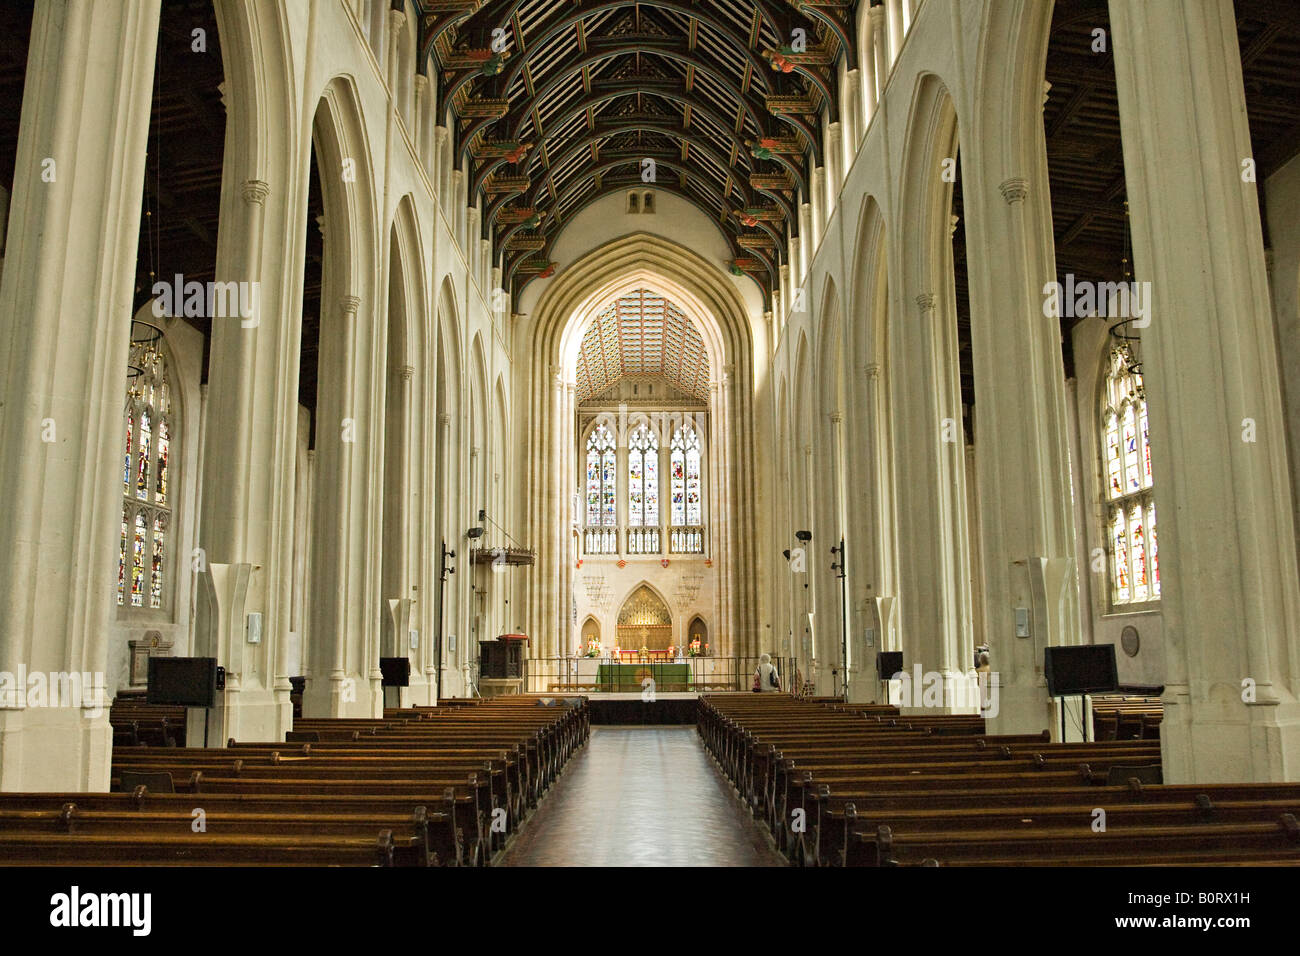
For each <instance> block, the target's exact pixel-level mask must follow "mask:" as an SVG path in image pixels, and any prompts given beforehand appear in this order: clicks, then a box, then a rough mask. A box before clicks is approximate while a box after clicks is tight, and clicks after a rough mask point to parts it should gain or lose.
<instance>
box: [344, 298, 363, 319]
mask: <svg viewBox="0 0 1300 956" xmlns="http://www.w3.org/2000/svg"><path fill="white" fill-rule="evenodd" d="M339 305H341V306H342V307H343V311H344V312H350V313H352V314H353V315H356V314H357V310H358V309H360V308H361V300H360V299H359V298H358V297H357V296H355V295H341V296H339Z"/></svg>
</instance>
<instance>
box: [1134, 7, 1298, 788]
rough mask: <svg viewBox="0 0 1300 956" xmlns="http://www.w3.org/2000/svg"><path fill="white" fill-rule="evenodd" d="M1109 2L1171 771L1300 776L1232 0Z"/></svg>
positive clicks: (1281, 521)
mask: <svg viewBox="0 0 1300 956" xmlns="http://www.w3.org/2000/svg"><path fill="white" fill-rule="evenodd" d="M1110 17H1111V28H1112V30H1113V36H1114V44H1115V79H1116V84H1117V87H1118V92H1119V106H1120V126H1121V129H1122V132H1123V140H1124V169H1125V175H1126V179H1127V184H1128V195H1129V203H1130V210H1131V212H1132V233H1133V258H1134V265H1135V269H1136V275H1137V278H1138V279H1139V280H1140V281H1146V282H1149V283H1150V287H1149V288H1150V290H1151V299H1150V304H1151V306H1152V308H1151V311H1150V316H1149V320H1150V325H1149V326H1148V327H1146V328H1143V329H1141V337H1142V342H1141V346H1142V348H1141V352H1142V355H1141V357H1142V362H1143V378H1144V381H1145V385H1146V394H1147V400H1148V408H1149V415H1150V422H1151V446H1152V454H1153V464H1154V470H1155V497H1156V507H1157V518H1158V527H1159V533H1160V549H1159V557H1160V567H1161V570H1162V572H1163V574H1162V575H1161V588H1162V592H1161V594H1162V596H1161V610H1162V614H1163V617H1164V629H1165V640H1166V644H1167V646H1166V660H1167V672H1166V682H1165V695H1164V702H1165V704H1164V706H1165V713H1164V721H1163V723H1162V724H1161V728H1160V737H1161V747H1162V750H1163V757H1164V768H1165V780H1166V781H1167V782H1171V783H1190V782H1196V783H1201V782H1215V781H1229V780H1238V781H1247V780H1249V781H1267V780H1300V703H1298V702H1297V693H1298V692H1300V683H1298V681H1300V620H1298V618H1300V614H1297V607H1298V606H1300V586H1298V585H1297V574H1296V550H1295V529H1294V524H1293V518H1292V513H1291V507H1290V484H1289V472H1288V466H1287V457H1286V436H1285V431H1284V417H1283V416H1284V412H1283V406H1282V399H1281V389H1280V385H1279V381H1278V357H1277V348H1276V344H1275V338H1274V334H1275V333H1274V327H1273V321H1272V317H1271V309H1270V306H1269V290H1268V280H1267V275H1266V266H1265V262H1264V245H1263V240H1262V234H1261V227H1260V217H1259V199H1258V193H1257V189H1256V186H1255V183H1254V182H1245V181H1243V176H1242V171H1243V164H1244V162H1245V160H1247V159H1249V158H1250V156H1251V139H1250V129H1249V126H1248V122H1247V115H1246V108H1245V92H1244V89H1243V84H1242V74H1241V56H1240V51H1239V50H1238V47H1237V30H1236V20H1235V16H1234V9H1233V4H1232V2H1231V0H1148V2H1147V3H1142V4H1131V3H1124V2H1115V0H1112V2H1111V4H1110ZM1188 130H1195V131H1196V147H1195V148H1189V147H1188V142H1187V131H1188Z"/></svg>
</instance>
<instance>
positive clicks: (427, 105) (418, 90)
mask: <svg viewBox="0 0 1300 956" xmlns="http://www.w3.org/2000/svg"><path fill="white" fill-rule="evenodd" d="M433 98H434V97H433V96H432V94H431V93H430V91H429V78H428V77H427V76H425V75H424V74H423V73H418V74H416V77H415V129H414V130H413V131H412V135H413V136H414V137H415V152H416V155H417V156H418V157H419V158H420V166H421V167H422V168H423V169H424V174H425V175H426V176H428V177H429V182H430V183H436V182H437V180H436V179H435V178H434V158H433V149H434V145H433V136H432V135H431V132H432V129H433V106H432V103H431V101H432V100H433Z"/></svg>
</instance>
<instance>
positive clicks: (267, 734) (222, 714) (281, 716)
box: [185, 688, 293, 747]
mask: <svg viewBox="0 0 1300 956" xmlns="http://www.w3.org/2000/svg"><path fill="white" fill-rule="evenodd" d="M205 715H206V718H207V744H206V746H208V747H224V746H226V742H227V741H228V740H229V739H230V738H231V737H234V738H235V739H236V740H244V741H259V742H269V741H282V740H284V735H285V733H286V732H288V731H289V730H291V729H293V704H292V702H290V700H289V691H288V690H287V689H284V690H263V689H260V688H258V689H254V690H243V691H229V690H227V691H225V692H224V693H223V692H218V694H217V706H215V707H211V708H203V707H189V708H186V711H185V746H187V747H202V746H204V742H203V736H204V735H203V728H204V717H205Z"/></svg>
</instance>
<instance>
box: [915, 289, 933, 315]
mask: <svg viewBox="0 0 1300 956" xmlns="http://www.w3.org/2000/svg"><path fill="white" fill-rule="evenodd" d="M934 303H935V295H934V293H933V292H922V293H921V294H920V295H918V296H917V297H916V304H917V305H919V306H920V307H921V311H922V312H929V311H930V310H931V309H933V308H934Z"/></svg>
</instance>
